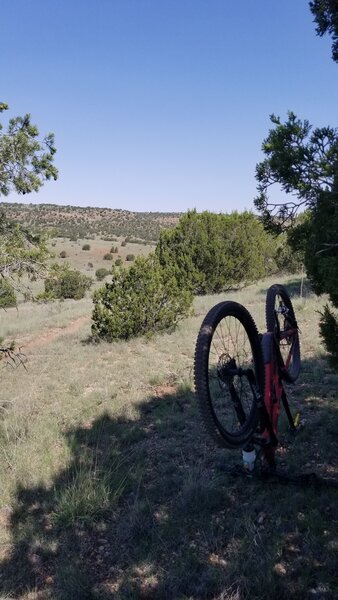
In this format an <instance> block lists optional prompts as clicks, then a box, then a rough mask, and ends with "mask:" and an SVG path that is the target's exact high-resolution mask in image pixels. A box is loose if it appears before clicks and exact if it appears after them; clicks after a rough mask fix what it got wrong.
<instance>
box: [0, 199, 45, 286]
mask: <svg viewBox="0 0 338 600" xmlns="http://www.w3.org/2000/svg"><path fill="white" fill-rule="evenodd" d="M47 256H48V250H47V247H46V240H45V237H44V236H41V235H33V234H32V233H31V232H30V231H28V230H27V229H26V228H24V227H22V226H21V225H18V224H17V223H13V222H12V221H9V220H8V219H7V218H6V215H5V212H4V211H0V275H1V276H3V277H7V276H9V275H10V276H12V277H13V276H16V277H17V278H20V277H22V276H23V275H24V274H26V275H28V277H29V278H30V279H32V278H36V276H38V275H39V274H41V273H42V272H44V271H45V267H44V261H45V260H46V258H47Z"/></svg>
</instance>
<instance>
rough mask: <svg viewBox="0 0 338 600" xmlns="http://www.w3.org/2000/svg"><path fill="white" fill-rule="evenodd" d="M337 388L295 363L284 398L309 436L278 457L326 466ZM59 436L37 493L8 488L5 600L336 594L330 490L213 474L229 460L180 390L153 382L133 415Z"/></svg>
mask: <svg viewBox="0 0 338 600" xmlns="http://www.w3.org/2000/svg"><path fill="white" fill-rule="evenodd" d="M325 377H326V378H327V381H326V386H325V385H324V386H323V383H324V384H325V381H324V380H325ZM324 389H325V394H326V398H324V397H323V396H324V392H323V390H324ZM336 389H337V376H336V375H334V374H333V373H332V372H331V371H329V370H328V369H327V368H326V365H325V363H324V362H323V363H314V362H312V361H306V362H305V363H304V367H303V375H302V377H301V378H300V384H299V386H298V387H297V386H294V387H292V388H290V389H289V395H290V398H291V403H292V404H293V405H294V406H295V407H296V408H297V406H298V405H299V404H302V405H303V406H304V407H305V409H304V410H305V413H306V415H307V417H308V422H309V425H308V430H307V433H306V434H305V435H304V434H299V437H298V438H296V439H294V440H292V441H291V436H290V434H289V433H287V432H286V431H285V432H283V433H282V435H281V446H280V450H279V460H280V461H281V462H286V463H288V462H290V464H291V465H292V466H293V467H295V468H298V470H304V469H303V468H304V466H306V464H310V463H311V461H314V464H315V465H316V466H317V470H318V468H319V469H322V471H323V472H325V469H326V468H327V466H328V465H329V466H330V468H331V470H334V469H336V471H337V470H338V462H337V454H338V445H337V441H336V438H334V437H333V436H332V435H331V433H329V432H330V431H337V427H338V411H337V409H336V406H335V404H334V394H335V390H336ZM168 390H169V387H168ZM168 390H167V392H168ZM329 426H330V427H329ZM65 436H66V438H67V442H68V445H69V449H70V457H71V458H70V464H69V467H68V469H66V470H65V471H63V472H61V473H60V474H59V475H58V476H56V477H55V480H54V481H53V484H52V485H51V486H50V487H48V488H47V487H44V486H37V487H34V488H23V487H18V489H17V494H16V499H15V504H14V507H13V512H12V514H11V517H10V523H9V527H10V530H11V536H12V544H11V548H8V552H7V556H6V558H4V559H3V560H2V562H1V563H0V573H1V575H0V590H1V593H2V594H4V595H5V596H4V597H10V598H12V599H17V600H18V599H19V598H20V599H23V598H27V599H28V598H43V599H48V598H52V599H60V600H61V599H62V600H68V599H69V600H70V599H73V600H77V599H79V600H80V599H83V600H86V599H117V600H133V599H134V600H136V599H149V600H150V599H154V600H155V599H156V600H187V599H190V600H195V599H200V600H202V599H203V600H207V599H217V600H226V599H229V600H230V599H231V600H244V599H249V598H250V600H251V599H256V598H257V599H258V598H260V599H268V598H269V599H270V598H276V599H284V598H285V599H286V598H288V599H289V598H293V599H304V598H316V599H317V600H318V599H325V600H328V599H330V598H335V597H336V596H335V595H334V594H335V591H334V590H335V589H337V584H338V580H337V572H336V559H337V548H338V542H337V535H336V530H335V528H334V523H335V522H336V521H337V517H338V512H337V503H336V496H335V495H334V492H332V491H330V490H319V491H314V490H311V489H310V490H309V489H295V488H289V487H281V486H278V487H276V486H275V487H271V486H269V485H264V484H262V483H260V482H259V481H254V480H242V479H241V480H239V479H236V480H235V479H232V478H231V477H229V476H228V475H225V474H224V473H222V472H221V471H219V470H218V469H217V464H218V463H219V462H220V461H221V460H222V461H224V462H233V463H235V462H238V460H239V459H240V453H239V452H236V451H227V450H217V449H215V447H214V445H213V443H212V442H209V439H208V438H207V437H206V436H204V435H203V432H202V430H201V427H200V417H199V415H198V413H197V411H196V406H195V399H194V396H193V394H192V393H191V392H189V391H184V390H183V391H181V392H179V391H176V392H174V391H173V390H172V389H171V391H170V392H169V393H166V390H165V386H162V389H159V388H158V392H157V395H156V396H154V397H151V398H149V399H148V400H147V401H145V402H143V403H142V404H140V405H139V417H138V419H137V420H135V421H132V420H128V419H121V418H119V419H117V418H113V417H112V416H111V415H108V414H105V415H102V416H101V417H99V418H97V419H96V420H95V421H93V422H92V423H91V424H86V426H85V427H82V428H78V429H74V430H70V431H67V432H66V433H65ZM329 449H330V456H329V458H328V450H329ZM310 467H311V465H310ZM310 470H313V469H312V468H310ZM324 474H325V473H324ZM331 475H332V473H331Z"/></svg>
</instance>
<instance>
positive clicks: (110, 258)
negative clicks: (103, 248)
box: [103, 252, 114, 260]
mask: <svg viewBox="0 0 338 600" xmlns="http://www.w3.org/2000/svg"><path fill="white" fill-rule="evenodd" d="M113 258H114V257H113V255H112V254H111V253H110V252H107V253H106V254H105V255H104V257H103V260H113Z"/></svg>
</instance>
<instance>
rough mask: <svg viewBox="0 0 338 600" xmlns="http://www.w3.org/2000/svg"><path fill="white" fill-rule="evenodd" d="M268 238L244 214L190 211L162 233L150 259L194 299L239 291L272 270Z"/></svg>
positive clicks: (253, 219)
mask: <svg viewBox="0 0 338 600" xmlns="http://www.w3.org/2000/svg"><path fill="white" fill-rule="evenodd" d="M274 252H275V250H274V247H273V240H272V238H271V237H270V236H269V235H268V234H267V233H266V232H265V231H264V228H263V226H262V225H261V223H259V221H258V219H257V218H256V217H255V216H254V215H253V214H252V213H248V212H244V213H241V214H240V213H237V212H234V213H232V214H229V215H225V214H213V213H209V212H203V213H201V214H197V213H196V211H190V212H188V213H186V214H185V215H183V216H182V217H181V219H180V222H179V225H177V227H175V228H174V229H167V230H163V231H162V232H161V234H160V240H159V243H158V245H157V248H156V255H157V256H158V259H159V261H160V264H161V265H162V266H163V267H171V268H173V269H174V270H175V273H176V277H177V279H178V281H183V282H184V283H185V285H188V286H189V288H190V289H191V290H192V291H193V292H194V293H196V294H210V293H218V292H221V291H222V290H225V289H230V288H236V287H240V286H244V285H245V284H248V283H249V282H251V281H255V280H257V279H258V278H260V277H263V276H264V275H266V274H267V273H270V272H271V271H273V270H274V268H275V261H274Z"/></svg>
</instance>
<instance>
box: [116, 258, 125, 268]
mask: <svg viewBox="0 0 338 600" xmlns="http://www.w3.org/2000/svg"><path fill="white" fill-rule="evenodd" d="M122 264H123V261H122V258H117V259H116V261H115V266H116V267H120V266H121V265H122Z"/></svg>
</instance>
